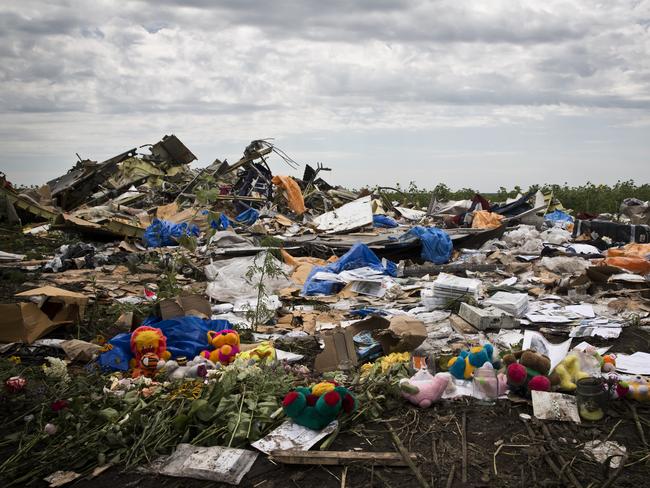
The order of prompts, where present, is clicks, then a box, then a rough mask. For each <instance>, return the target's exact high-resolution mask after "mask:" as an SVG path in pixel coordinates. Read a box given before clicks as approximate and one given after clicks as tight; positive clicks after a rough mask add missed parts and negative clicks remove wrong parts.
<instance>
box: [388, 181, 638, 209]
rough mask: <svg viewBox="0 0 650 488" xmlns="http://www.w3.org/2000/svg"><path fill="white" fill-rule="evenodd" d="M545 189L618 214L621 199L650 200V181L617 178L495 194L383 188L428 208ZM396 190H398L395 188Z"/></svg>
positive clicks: (570, 203) (575, 205)
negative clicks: (639, 182)
mask: <svg viewBox="0 0 650 488" xmlns="http://www.w3.org/2000/svg"><path fill="white" fill-rule="evenodd" d="M540 189H541V190H542V191H543V192H544V193H547V192H549V191H553V195H554V196H555V198H557V199H558V200H560V201H561V202H562V204H563V205H564V206H565V207H566V208H568V209H571V210H574V211H576V212H591V213H616V212H618V209H619V206H620V205H621V202H622V201H623V200H624V199H625V198H630V197H634V198H638V199H639V200H643V201H648V200H650V184H648V183H644V184H642V185H637V184H636V183H635V182H634V180H627V181H617V182H616V183H615V184H614V185H611V186H610V185H594V184H593V183H591V182H587V183H586V184H585V185H582V186H569V185H568V184H566V183H565V184H564V185H533V186H531V187H530V188H528V189H523V188H521V187H519V186H515V187H514V188H513V189H512V190H508V189H507V188H505V187H501V188H499V191H498V192H496V193H481V192H478V191H476V190H474V189H472V188H462V189H460V190H456V191H454V190H452V189H451V188H449V187H448V186H447V185H445V184H444V183H440V184H438V185H437V186H436V187H435V188H434V189H433V190H426V189H423V188H418V187H417V185H416V184H415V183H414V182H411V183H410V184H409V186H408V187H407V188H402V187H400V185H399V184H397V185H395V188H394V189H390V190H388V189H387V190H384V194H385V195H386V196H387V197H388V198H390V199H391V200H398V201H400V202H403V203H409V202H410V203H414V204H416V205H417V206H419V207H426V206H428V205H429V202H430V201H431V197H432V196H435V197H436V198H437V199H438V200H466V199H471V198H472V197H473V196H474V195H475V194H476V193H481V195H483V196H484V197H485V198H487V199H488V200H490V201H492V202H503V201H505V200H506V199H508V198H514V197H516V196H517V195H518V194H520V193H521V194H526V193H527V192H536V191H537V190H540ZM395 190H397V191H395Z"/></svg>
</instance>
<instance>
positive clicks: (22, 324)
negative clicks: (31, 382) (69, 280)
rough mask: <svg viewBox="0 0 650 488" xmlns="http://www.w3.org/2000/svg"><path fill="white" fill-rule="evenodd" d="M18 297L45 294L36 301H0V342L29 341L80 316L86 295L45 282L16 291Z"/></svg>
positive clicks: (83, 308)
mask: <svg viewBox="0 0 650 488" xmlns="http://www.w3.org/2000/svg"><path fill="white" fill-rule="evenodd" d="M16 296H17V297H39V296H42V297H45V299H44V300H43V301H42V302H41V304H40V305H38V304H36V303H12V304H7V305H0V342H23V343H26V344H31V343H32V342H34V341H35V340H37V339H39V338H41V337H43V336H44V335H46V334H47V333H49V332H51V331H52V330H54V329H55V328H57V327H59V326H61V325H64V324H71V323H75V322H77V321H79V320H81V319H82V318H83V315H84V312H85V310H86V305H87V304H88V297H86V296H85V295H83V294H81V293H75V292H72V291H68V290H62V289H61V288H56V287H54V286H45V287H42V288H35V289H33V290H28V291H24V292H22V293H18V294H16Z"/></svg>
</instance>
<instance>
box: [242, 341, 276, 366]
mask: <svg viewBox="0 0 650 488" xmlns="http://www.w3.org/2000/svg"><path fill="white" fill-rule="evenodd" d="M237 359H244V360H247V361H254V362H256V363H257V362H259V363H270V362H272V361H274V360H275V348H274V347H273V345H272V344H271V343H270V342H269V341H264V342H261V343H260V344H259V345H258V346H257V347H256V348H255V349H251V350H250V351H243V352H240V353H239V354H238V355H237Z"/></svg>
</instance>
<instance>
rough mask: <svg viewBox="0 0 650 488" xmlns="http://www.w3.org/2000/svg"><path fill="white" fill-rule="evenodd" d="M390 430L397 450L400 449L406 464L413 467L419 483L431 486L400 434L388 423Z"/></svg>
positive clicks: (423, 486)
mask: <svg viewBox="0 0 650 488" xmlns="http://www.w3.org/2000/svg"><path fill="white" fill-rule="evenodd" d="M388 432H390V436H391V437H392V438H393V443H394V444H395V447H397V450H398V451H399V453H400V455H401V456H402V459H403V460H404V462H405V463H406V465H407V466H408V467H409V468H411V471H413V474H414V475H415V477H416V478H417V480H418V483H420V486H421V487H422V488H429V483H427V481H426V480H425V479H424V476H422V473H421V472H420V470H419V469H418V467H417V466H416V465H415V463H414V462H413V460H412V459H411V458H410V456H409V453H408V451H407V450H406V448H405V447H404V444H402V441H401V440H400V438H399V436H398V435H397V434H396V433H395V431H394V430H393V428H392V427H391V426H390V424H388Z"/></svg>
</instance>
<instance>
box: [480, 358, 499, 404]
mask: <svg viewBox="0 0 650 488" xmlns="http://www.w3.org/2000/svg"><path fill="white" fill-rule="evenodd" d="M503 393H505V392H503V391H499V379H498V377H497V371H496V370H495V369H494V368H491V367H485V366H484V367H481V368H478V369H475V370H474V374H473V375H472V396H473V397H474V398H476V399H477V400H478V401H479V403H481V404H483V405H493V404H494V403H495V402H496V401H497V399H498V398H499V395H500V394H503Z"/></svg>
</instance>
